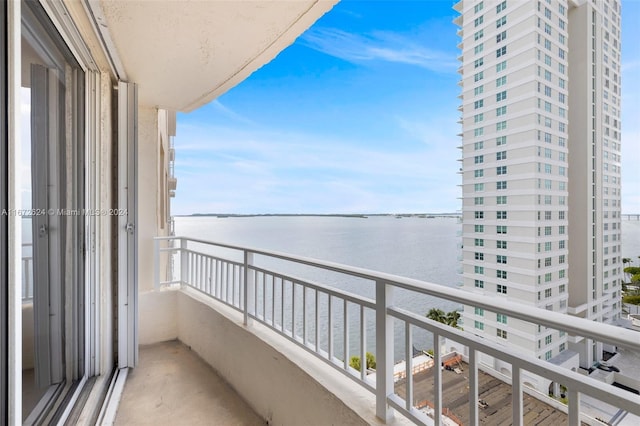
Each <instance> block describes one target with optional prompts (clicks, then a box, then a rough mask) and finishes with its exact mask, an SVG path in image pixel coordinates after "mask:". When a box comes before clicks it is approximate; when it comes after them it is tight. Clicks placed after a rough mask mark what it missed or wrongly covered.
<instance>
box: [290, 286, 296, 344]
mask: <svg viewBox="0 0 640 426" xmlns="http://www.w3.org/2000/svg"><path fill="white" fill-rule="evenodd" d="M291 337H293V338H294V339H295V338H296V283H295V281H291Z"/></svg>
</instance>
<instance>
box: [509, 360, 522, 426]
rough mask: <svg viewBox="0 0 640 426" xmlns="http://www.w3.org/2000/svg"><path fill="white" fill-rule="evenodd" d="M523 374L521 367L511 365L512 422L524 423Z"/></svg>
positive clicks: (515, 423)
mask: <svg viewBox="0 0 640 426" xmlns="http://www.w3.org/2000/svg"><path fill="white" fill-rule="evenodd" d="M522 400H523V398H522V374H521V371H520V367H518V366H516V365H511V406H512V408H513V413H512V422H513V424H514V425H522V424H523V423H522V414H523V413H522Z"/></svg>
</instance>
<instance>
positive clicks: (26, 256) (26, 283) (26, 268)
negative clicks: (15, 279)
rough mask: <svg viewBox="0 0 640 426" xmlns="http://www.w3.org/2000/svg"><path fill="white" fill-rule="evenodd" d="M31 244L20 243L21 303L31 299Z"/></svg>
mask: <svg viewBox="0 0 640 426" xmlns="http://www.w3.org/2000/svg"><path fill="white" fill-rule="evenodd" d="M32 250H33V244H31V243H25V244H22V303H27V302H30V301H32V300H33V251H32Z"/></svg>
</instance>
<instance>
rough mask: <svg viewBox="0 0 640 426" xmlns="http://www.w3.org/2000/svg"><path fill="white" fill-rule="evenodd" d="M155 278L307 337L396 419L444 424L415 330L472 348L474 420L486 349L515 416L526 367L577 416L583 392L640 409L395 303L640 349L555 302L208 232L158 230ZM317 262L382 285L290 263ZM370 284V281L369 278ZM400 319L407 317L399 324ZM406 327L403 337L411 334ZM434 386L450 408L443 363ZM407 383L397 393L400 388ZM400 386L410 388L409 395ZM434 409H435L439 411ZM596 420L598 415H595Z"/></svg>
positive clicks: (572, 419)
mask: <svg viewBox="0 0 640 426" xmlns="http://www.w3.org/2000/svg"><path fill="white" fill-rule="evenodd" d="M154 255H155V265H156V267H155V276H154V279H155V283H156V286H157V288H160V287H161V286H168V285H181V286H188V287H191V288H193V289H195V290H198V291H200V292H202V293H204V294H207V295H209V296H210V297H213V298H214V299H216V300H219V301H221V302H222V303H225V304H227V305H229V306H231V307H232V308H234V309H236V310H238V311H239V312H241V313H242V314H243V315H244V323H245V325H248V324H250V321H251V320H255V321H258V322H260V323H262V324H264V325H265V326H267V327H269V328H271V329H272V330H273V331H275V332H276V333H278V334H280V335H282V336H284V337H286V338H287V339H289V340H290V341H292V342H294V343H296V344H298V345H300V346H302V347H303V348H305V349H306V350H307V351H309V352H311V353H313V354H314V355H316V356H317V357H319V358H320V359H322V360H323V361H325V362H326V363H328V364H329V365H331V366H333V367H335V368H337V369H338V370H340V371H341V372H343V373H344V374H346V375H347V376H348V377H350V378H351V379H353V380H355V381H357V382H358V383H360V384H361V385H362V386H364V387H365V388H366V389H368V390H370V391H371V392H373V393H375V395H376V414H377V416H378V417H380V418H382V419H389V418H390V417H391V416H392V413H393V410H392V409H391V407H393V408H395V409H397V410H398V411H399V412H401V413H402V414H403V415H405V416H407V417H408V418H409V419H411V420H412V421H414V422H415V423H417V424H433V423H435V424H436V425H439V424H442V421H443V417H444V414H443V417H441V416H434V417H435V418H431V417H429V416H428V415H427V414H425V412H423V411H421V410H419V409H417V408H416V407H414V405H413V399H414V392H415V383H414V379H413V375H412V371H413V368H414V366H413V365H412V364H413V360H412V355H407V354H412V349H413V344H414V340H413V339H414V336H415V335H416V332H419V331H423V332H424V331H427V332H429V333H431V336H432V337H431V338H432V344H433V348H440V347H441V345H440V344H439V342H440V341H441V340H440V339H441V338H448V339H451V340H452V341H455V342H457V343H459V344H461V345H464V346H466V347H467V348H468V350H469V354H468V372H467V374H468V376H469V419H470V424H478V423H479V422H480V417H479V411H478V401H479V396H478V385H479V376H478V368H479V359H480V354H487V355H489V356H492V357H494V358H495V359H497V360H500V361H504V362H506V363H509V364H511V367H512V373H511V386H512V392H511V393H512V401H511V405H512V419H513V424H522V423H523V416H524V414H525V413H523V395H524V392H525V389H524V386H523V380H522V377H523V373H531V374H535V375H538V376H541V377H544V378H546V379H548V380H551V381H553V382H556V383H561V384H562V385H563V386H565V387H566V388H567V389H568V408H567V410H566V411H565V412H568V420H569V424H570V425H578V424H580V422H581V421H584V420H585V419H587V418H588V417H587V416H586V415H585V413H581V412H580V409H579V407H580V400H581V396H582V395H588V396H590V397H592V398H595V399H596V400H598V401H600V402H602V403H606V404H610V405H612V406H614V407H618V409H620V410H623V411H625V412H629V413H632V414H633V415H637V416H640V396H638V395H635V394H632V393H630V392H627V391H625V390H622V389H619V388H616V387H613V386H609V385H604V384H603V383H602V382H600V381H597V380H595V379H592V378H589V377H587V376H585V375H582V374H579V373H577V372H574V371H571V370H569V369H567V368H563V367H560V366H557V365H554V364H552V363H549V362H546V361H542V360H540V359H538V358H535V357H533V356H531V355H523V353H522V352H519V351H517V350H515V349H511V348H510V347H508V346H503V345H499V344H497V343H495V342H492V341H491V340H488V339H484V338H482V337H479V336H476V335H474V334H472V333H469V332H465V331H462V330H460V329H456V328H453V327H449V326H446V325H444V324H441V323H439V322H435V321H432V320H430V319H428V318H426V317H425V316H424V315H423V314H416V313H415V312H410V311H409V310H407V309H404V308H403V307H401V306H397V305H396V304H394V293H396V294H397V292H399V291H410V292H414V293H416V294H423V295H429V296H435V297H438V298H440V299H443V300H448V301H452V302H456V303H460V304H463V305H467V306H473V307H478V308H482V309H486V310H487V311H491V312H496V313H501V314H505V315H508V316H509V317H512V318H517V319H520V320H524V321H527V322H529V323H533V324H538V325H541V326H545V327H550V328H553V329H556V330H563V331H565V332H567V333H570V334H571V335H574V336H582V337H588V338H590V339H594V340H595V341H599V342H606V343H610V344H613V345H616V346H620V347H625V348H628V349H631V350H634V351H639V352H640V334H638V333H637V332H634V331H631V330H626V329H622V328H619V327H614V326H611V325H606V324H602V323H596V322H593V321H588V320H585V319H581V318H577V317H573V316H568V315H565V314H561V313H558V312H552V311H547V310H544V309H540V308H536V307H533V306H529V305H524V304H520V303H516V302H513V301H510V300H506V299H500V298H493V297H488V296H484V295H478V294H473V293H470V292H467V291H464V290H460V289H456V288H451V287H445V286H442V285H438V284H433V283H428V282H424V281H419V280H415V279H409V278H404V277H400V276H396V275H391V274H386V273H381V272H376V271H371V270H367V269H362V268H357V267H351V266H346V265H341V264H337V263H333V262H326V261H320V260H315V259H310V258H305V257H301V256H294V255H288V254H283V253H279V252H273V251H266V250H256V249H250V248H246V247H239V246H233V245H228V244H221V243H213V242H209V241H204V240H198V239H191V238H181V237H159V238H156V239H155V253H154ZM161 259H165V260H167V261H169V259H172V260H173V261H174V262H175V266H176V267H175V268H174V269H173V271H174V273H173V275H172V276H169V277H167V278H166V279H164V280H161V279H160V271H161V269H160V263H161ZM301 266H303V267H309V268H315V269H318V270H320V271H323V272H324V273H327V272H331V273H338V274H340V276H342V277H343V280H359V281H362V282H363V283H368V286H369V287H373V291H372V292H370V293H371V294H372V297H365V296H361V295H358V294H354V293H351V292H347V291H344V290H340V289H338V288H335V287H332V286H329V285H325V284H320V283H317V282H313V281H311V280H308V279H301V278H298V277H294V276H293V275H292V274H290V273H287V272H285V271H287V270H291V269H295V268H300V267H301ZM364 285H367V284H364ZM399 325H400V326H399ZM398 333H400V340H401V344H400V347H402V348H403V352H404V354H405V358H406V366H405V368H406V371H405V377H406V378H407V379H405V380H404V383H403V384H402V383H400V382H398V383H394V374H393V373H394V372H393V368H394V339H396V342H395V347H396V350H397V347H398V342H397V338H398V335H399V334H398ZM402 334H404V337H402ZM368 347H373V348H374V351H375V356H376V362H377V366H376V373H375V378H372V377H371V375H370V374H369V373H370V372H369V371H368V370H367V366H366V362H365V359H366V352H367V348H368ZM350 355H357V356H359V357H360V360H361V362H360V370H359V371H357V370H355V369H353V368H352V367H350V365H349V358H350ZM433 357H434V365H436V366H438V365H441V361H442V353H441V351H440V350H435V351H434V355H433ZM433 377H434V389H433V401H431V403H432V407H433V408H432V410H431V413H443V412H446V407H443V393H442V392H443V380H442V371H441V369H440V368H434V369H433ZM401 387H403V388H404V389H403V391H402V392H400V393H398V388H401ZM400 394H404V397H402V396H401V395H400ZM431 415H432V416H433V414H431ZM590 420H592V422H591V423H597V421H594V419H593V418H591V419H590Z"/></svg>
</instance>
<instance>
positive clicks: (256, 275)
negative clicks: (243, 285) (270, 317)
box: [253, 270, 264, 318]
mask: <svg viewBox="0 0 640 426" xmlns="http://www.w3.org/2000/svg"><path fill="white" fill-rule="evenodd" d="M260 275H261V273H260V272H258V271H255V270H254V271H253V314H254V315H255V316H256V318H257V317H258V306H259V305H258V281H259V278H260ZM262 279H264V274H262Z"/></svg>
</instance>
